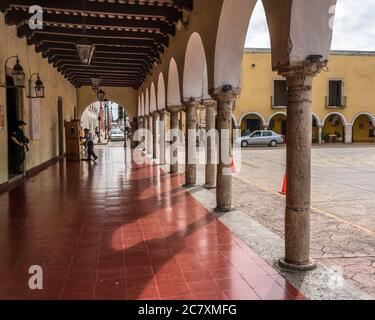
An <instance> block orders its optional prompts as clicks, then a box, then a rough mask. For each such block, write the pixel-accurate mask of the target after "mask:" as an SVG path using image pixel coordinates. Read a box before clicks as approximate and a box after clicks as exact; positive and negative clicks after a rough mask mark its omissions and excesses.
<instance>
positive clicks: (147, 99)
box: [145, 88, 150, 116]
mask: <svg viewBox="0 0 375 320" xmlns="http://www.w3.org/2000/svg"><path fill="white" fill-rule="evenodd" d="M149 114H150V91H149V90H148V88H146V95H145V115H146V116H148V115H149Z"/></svg>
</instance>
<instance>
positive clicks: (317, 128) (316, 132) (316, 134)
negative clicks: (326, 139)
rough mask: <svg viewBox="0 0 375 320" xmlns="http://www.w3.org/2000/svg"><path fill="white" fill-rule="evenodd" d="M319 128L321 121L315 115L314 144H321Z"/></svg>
mask: <svg viewBox="0 0 375 320" xmlns="http://www.w3.org/2000/svg"><path fill="white" fill-rule="evenodd" d="M319 127H320V120H319V118H318V117H317V116H316V115H315V114H313V117H312V143H319V141H320V139H319V134H320V133H319Z"/></svg>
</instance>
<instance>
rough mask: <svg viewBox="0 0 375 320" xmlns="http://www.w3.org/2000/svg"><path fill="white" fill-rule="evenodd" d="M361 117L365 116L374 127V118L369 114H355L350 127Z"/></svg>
mask: <svg viewBox="0 0 375 320" xmlns="http://www.w3.org/2000/svg"><path fill="white" fill-rule="evenodd" d="M361 116H367V117H368V118H369V119H370V120H371V122H372V123H373V125H374V126H375V116H374V115H373V114H371V113H370V112H359V113H358V114H356V115H355V117H354V118H353V121H352V125H354V123H355V122H356V121H357V119H358V118H359V117H361Z"/></svg>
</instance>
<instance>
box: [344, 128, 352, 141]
mask: <svg viewBox="0 0 375 320" xmlns="http://www.w3.org/2000/svg"><path fill="white" fill-rule="evenodd" d="M344 142H345V143H353V126H352V125H351V124H348V125H345V141H344Z"/></svg>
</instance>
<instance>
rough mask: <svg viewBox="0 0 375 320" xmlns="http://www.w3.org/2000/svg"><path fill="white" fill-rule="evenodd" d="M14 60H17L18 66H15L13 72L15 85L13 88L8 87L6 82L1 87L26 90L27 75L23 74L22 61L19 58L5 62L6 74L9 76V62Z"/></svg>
mask: <svg viewBox="0 0 375 320" xmlns="http://www.w3.org/2000/svg"><path fill="white" fill-rule="evenodd" d="M13 58H16V59H17V61H16V64H15V65H14V67H13V71H12V79H13V84H14V85H13V86H10V85H7V83H6V80H5V81H4V83H3V84H0V86H1V87H7V88H11V87H13V88H24V87H25V73H24V72H23V68H22V66H21V65H20V61H19V59H18V56H12V57H9V58H8V59H7V60H6V61H5V74H7V64H8V61H9V60H11V59H13Z"/></svg>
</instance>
